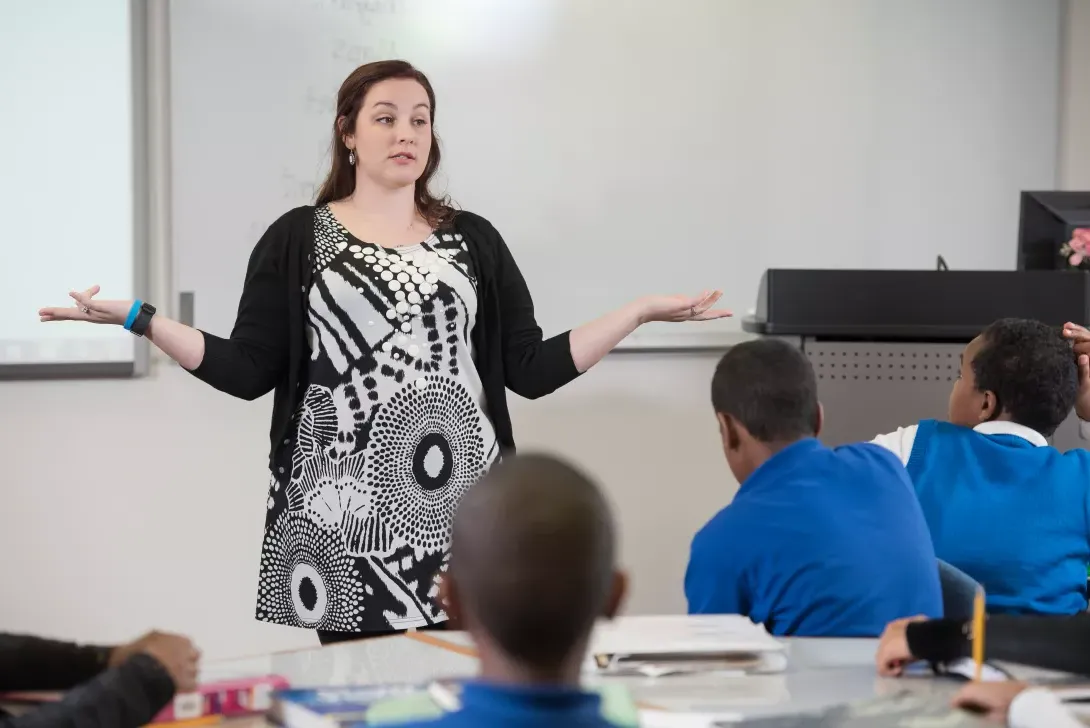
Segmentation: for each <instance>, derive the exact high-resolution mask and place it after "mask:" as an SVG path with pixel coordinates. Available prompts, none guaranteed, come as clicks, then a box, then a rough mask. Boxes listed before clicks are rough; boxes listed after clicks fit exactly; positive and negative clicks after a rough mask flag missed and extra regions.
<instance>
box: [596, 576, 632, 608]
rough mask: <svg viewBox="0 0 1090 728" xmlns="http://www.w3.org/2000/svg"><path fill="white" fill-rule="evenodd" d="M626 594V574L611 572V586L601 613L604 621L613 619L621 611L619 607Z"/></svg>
mask: <svg viewBox="0 0 1090 728" xmlns="http://www.w3.org/2000/svg"><path fill="white" fill-rule="evenodd" d="M627 594H628V574H626V573H624V572H623V571H620V570H617V571H614V572H613V586H612V588H611V590H610V593H609V598H608V599H607V600H606V607H605V610H604V611H603V613H602V616H603V617H605V618H606V619H613V618H614V617H616V616H617V615H618V614H619V613H620V611H621V605H622V604H623V603H624V598H625V596H626V595H627Z"/></svg>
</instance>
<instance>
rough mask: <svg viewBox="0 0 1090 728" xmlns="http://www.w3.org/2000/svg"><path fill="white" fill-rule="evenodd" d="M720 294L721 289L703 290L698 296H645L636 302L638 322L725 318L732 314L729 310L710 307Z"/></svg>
mask: <svg viewBox="0 0 1090 728" xmlns="http://www.w3.org/2000/svg"><path fill="white" fill-rule="evenodd" d="M722 296H723V292H722V291H704V292H702V293H701V294H700V295H699V296H646V297H644V298H641V299H639V301H638V302H637V303H638V305H639V307H640V323H648V322H651V321H711V320H712V319H719V318H726V317H727V316H731V315H732V314H731V312H730V311H727V310H726V309H721V308H712V306H714V305H715V304H716V303H717V302H718V301H719V299H720V298H721V297H722Z"/></svg>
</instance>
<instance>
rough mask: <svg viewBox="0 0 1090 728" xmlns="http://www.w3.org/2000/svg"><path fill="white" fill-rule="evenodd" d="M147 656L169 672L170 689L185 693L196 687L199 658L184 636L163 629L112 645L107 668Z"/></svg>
mask: <svg viewBox="0 0 1090 728" xmlns="http://www.w3.org/2000/svg"><path fill="white" fill-rule="evenodd" d="M138 654H146V655H149V656H151V657H153V658H155V660H156V661H157V662H158V663H159V664H160V665H162V666H163V668H164V669H165V670H166V671H167V672H168V673H170V677H171V679H172V680H173V681H174V688H175V689H176V690H177V691H178V692H180V693H185V692H189V691H191V690H195V689H196V688H197V668H198V664H199V661H200V658H201V653H200V650H198V649H197V647H196V645H194V644H193V643H192V642H191V641H190V640H189V639H188V638H187V637H182V636H181V635H176V634H166V633H164V632H149V633H148V634H146V635H144V636H143V637H141V638H140V639H138V640H136V641H135V642H130V643H129V644H127V645H121V646H119V647H115V648H114V650H113V652H112V653H111V654H110V663H109V664H110V667H116V666H117V665H121V664H123V663H124V662H126V661H127V660H129V659H130V658H131V657H133V656H134V655H138Z"/></svg>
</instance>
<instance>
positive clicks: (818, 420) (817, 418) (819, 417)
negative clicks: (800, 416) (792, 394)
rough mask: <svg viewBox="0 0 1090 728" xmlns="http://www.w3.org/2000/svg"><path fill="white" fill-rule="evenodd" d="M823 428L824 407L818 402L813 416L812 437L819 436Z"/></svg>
mask: <svg viewBox="0 0 1090 728" xmlns="http://www.w3.org/2000/svg"><path fill="white" fill-rule="evenodd" d="M823 427H825V407H823V406H822V404H821V402H818V408H817V413H816V414H815V415H814V437H817V436H818V435H820V434H821V430H822V428H823Z"/></svg>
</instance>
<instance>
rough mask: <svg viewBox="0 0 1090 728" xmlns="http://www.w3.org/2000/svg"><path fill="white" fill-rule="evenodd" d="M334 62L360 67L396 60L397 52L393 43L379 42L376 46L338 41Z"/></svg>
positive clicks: (336, 42) (334, 52)
mask: <svg viewBox="0 0 1090 728" xmlns="http://www.w3.org/2000/svg"><path fill="white" fill-rule="evenodd" d="M332 55H333V60H335V61H339V62H342V63H351V64H352V65H353V66H360V65H363V64H364V63H369V62H371V61H381V60H385V59H387V58H394V57H395V56H396V50H395V48H394V42H393V41H389V40H386V41H379V42H378V43H374V44H364V43H353V42H351V41H347V40H343V39H341V40H336V41H334V43H333V52H332Z"/></svg>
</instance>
